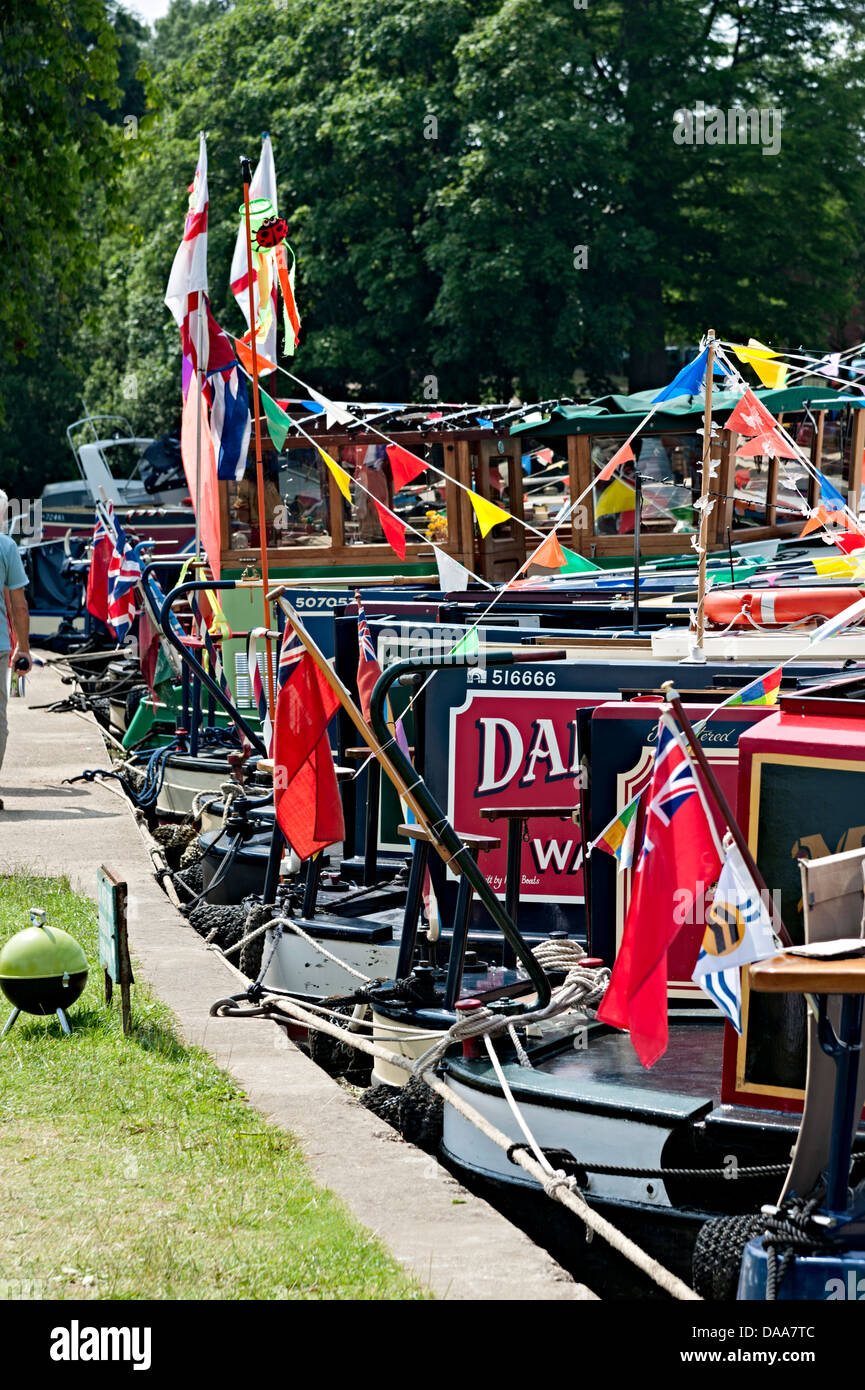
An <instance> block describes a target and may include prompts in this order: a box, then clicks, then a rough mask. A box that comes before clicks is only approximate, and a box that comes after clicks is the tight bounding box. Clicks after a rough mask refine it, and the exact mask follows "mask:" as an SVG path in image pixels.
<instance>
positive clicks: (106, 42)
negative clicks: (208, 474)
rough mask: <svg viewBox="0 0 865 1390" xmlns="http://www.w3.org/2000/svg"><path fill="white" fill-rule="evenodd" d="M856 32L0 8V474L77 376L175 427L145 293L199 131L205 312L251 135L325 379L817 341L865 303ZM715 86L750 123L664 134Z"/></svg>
mask: <svg viewBox="0 0 865 1390" xmlns="http://www.w3.org/2000/svg"><path fill="white" fill-rule="evenodd" d="M64 26H65V28H64ZM49 31H50V32H49ZM862 37H863V36H862V18H861V7H860V6H858V5H854V4H848V3H846V0H749V3H747V4H745V3H742V0H587V3H586V4H585V7H583V8H581V7H580V6H579V4H577V3H574V0H545V3H544V4H538V3H537V0H236V3H234V4H231V3H229V0H202V3H193V0H173V3H172V5H171V8H170V10H169V12H168V14H167V16H166V17H165V18H164V19H162V20H159V21H157V23H156V26H155V30H154V31H150V30H148V29H146V28H145V26H143V25H141V24H140V23H139V22H138V21H137V20H135V19H134V18H133V17H131V16H130V15H129V14H127V13H126V12H125V11H124V10H123V9H121V8H119V7H118V6H116V5H115V4H114V3H112V4H111V5H108V4H106V3H104V0H35V3H34V0H31V3H30V4H28V6H26V7H25V6H24V5H23V4H22V3H20V0H11V4H7V7H6V10H5V12H4V15H3V17H2V18H0V39H6V38H8V40H9V45H8V47H7V44H6V42H4V44H3V54H2V57H0V151H2V153H3V155H4V164H5V165H6V167H7V168H8V167H9V162H10V158H17V159H18V160H20V161H21V163H20V174H19V175H18V176H16V177H14V178H13V179H11V180H9V181H7V182H8V184H9V185H10V186H9V187H7V189H6V190H4V194H2V195H0V198H2V199H3V201H2V202H0V218H2V230H3V236H4V249H7V248H8V249H7V266H10V267H11V266H12V265H15V266H16V267H20V272H21V273H20V275H18V276H15V277H13V278H14V282H15V288H14V290H13V291H12V292H11V293H9V294H8V295H7V296H6V297H5V299H4V303H3V305H2V306H0V327H2V330H3V332H2V337H3V346H4V355H5V357H6V359H7V362H8V363H9V365H8V366H7V369H6V372H5V377H4V379H3V381H2V382H0V409H2V410H3V411H4V415H5V423H3V424H2V430H3V440H4V443H3V449H2V453H0V483H2V482H3V481H4V479H5V480H6V485H7V486H8V485H9V483H10V482H13V485H14V486H17V487H19V488H22V487H23V486H24V485H25V483H26V484H27V485H28V486H35V485H36V481H37V479H38V478H40V477H41V478H42V479H43V480H45V479H46V478H47V476H48V474H49V473H53V474H56V473H57V472H58V471H59V470H61V469H62V468H63V449H64V447H65V446H64V445H63V444H62V435H63V430H64V429H65V426H66V424H67V423H68V420H69V418H71V416H72V415H73V414H76V413H80V397H82V396H83V397H84V399H85V400H86V402H87V405H88V407H89V408H90V409H91V410H96V409H99V410H103V411H119V412H121V413H123V414H125V415H127V416H128V417H129V418H130V420H131V423H132V424H133V426H134V427H135V428H136V429H137V430H139V431H141V432H144V433H155V432H157V431H159V430H161V429H163V428H165V427H169V426H171V425H172V424H174V423H176V422H177V419H178V416H179V405H180V395H179V343H178V335H177V329H176V326H175V324H174V322H173V320H172V319H171V317H170V315H169V314H168V312H167V311H166V310H165V308H164V306H163V303H162V298H163V294H164V289H165V284H166V281H167V277H168V271H169V268H170V265H171V260H172V257H173V255H174V252H175V250H176V247H177V243H178V240H179V236H180V234H181V230H182V226H183V215H184V211H185V206H186V188H187V185H188V184H189V182H190V180H191V177H192V173H193V169H194V166H195V159H196V152H197V139H198V131H199V130H200V129H204V130H205V131H206V132H207V134H208V154H209V188H210V221H209V274H210V295H211V301H212V304H213V308H214V312H215V313H216V315H217V317H218V318H219V319H220V320H221V321H223V322H224V324H225V326H226V327H227V328H229V329H232V330H234V331H237V330H239V329H240V327H241V325H242V320H241V316H240V313H239V311H238V309H237V306H236V304H235V302H234V300H233V297H232V296H231V294H230V291H229V287H228V267H229V263H230V258H231V250H232V246H233V242H234V237H235V234H236V230H237V225H238V206H239V204H240V201H241V194H242V189H241V184H240V178H239V163H238V157H239V156H240V155H241V154H244V153H245V154H249V155H250V156H251V157H255V156H257V153H258V147H259V141H260V137H261V134H262V132H263V131H268V132H269V133H270V135H271V137H272V140H273V145H274V152H275V157H276V167H277V175H278V182H279V200H280V212H281V213H282V215H284V216H285V217H286V218H287V219H288V222H289V227H290V240H291V242H292V245H293V247H294V249H295V251H296V253H297V258H298V282H297V297H298V302H299V305H300V309H301V314H302V317H303V328H302V336H301V346H300V349H299V352H298V356H297V364H298V370H299V371H300V373H301V375H302V376H303V377H304V378H305V379H307V380H311V382H312V383H313V384H314V385H316V386H318V387H320V388H322V389H323V390H325V391H334V392H336V393H337V394H339V395H340V396H344V395H346V394H347V393H349V392H352V391H356V392H358V393H359V394H361V395H364V396H367V397H369V398H372V399H382V400H389V401H395V400H405V399H421V398H422V397H423V396H424V395H426V397H427V398H429V397H430V393H431V391H432V392H433V393H434V394H435V395H436V396H437V397H438V398H440V399H442V400H450V401H454V400H465V401H478V402H480V401H482V400H484V399H487V400H489V399H493V398H495V399H501V398H507V397H508V396H509V395H510V394H511V391H512V390H513V389H515V388H516V389H517V390H518V391H519V393H520V394H521V396H522V397H523V398H524V399H532V398H539V397H547V396H551V395H563V394H571V395H572V394H575V393H576V391H577V390H579V389H583V390H589V391H593V392H594V391H598V390H602V389H606V388H608V387H609V386H610V385H611V384H612V383H613V382H614V381H619V382H621V380H622V378H623V377H626V378H627V379H628V381H629V385H630V387H631V389H640V388H642V387H645V386H651V385H656V384H660V383H661V382H662V381H663V379H664V373H665V371H666V370H667V369H666V362H665V347H666V345H667V344H670V343H688V342H694V341H696V340H697V339H698V338H699V335H700V334H701V333H702V332H703V331H705V329H706V328H707V327H708V326H710V325H711V326H714V327H715V328H716V329H717V330H719V331H720V332H722V333H723V334H724V335H725V336H730V337H738V336H741V337H745V338H747V337H748V336H749V335H753V336H755V337H758V338H761V339H763V340H764V341H768V342H771V343H775V344H779V345H781V344H786V345H788V346H794V347H795V346H798V345H799V344H805V345H807V346H810V347H814V348H828V347H831V346H840V345H842V343H843V342H844V340H845V334H848V333H849V332H850V331H851V325H854V324H855V323H856V321H857V315H860V314H861V306H862V303H863V298H865V296H863V264H862V254H863V253H862V249H861V248H862V242H863V230H865V206H863V197H865V194H863V188H862V183H863V180H862V173H863V168H862V155H861V148H862V133H863V115H865V85H863V77H865V68H863V56H865V55H863V44H862ZM34 54H40V55H41V61H38V60H37V58H36V57H35V56H34ZM737 107H738V108H742V109H743V110H753V111H754V112H755V113H756V114H757V121H758V124H757V126H756V127H754V131H755V132H756V131H759V130H760V127H759V116H760V113H762V114H763V118H764V126H763V128H762V134H761V138H760V140H759V141H757V142H754V143H745V142H744V141H743V140H742V139H741V138H739V139H735V138H734V139H728V140H727V141H726V142H719V141H716V140H713V139H712V138H711V135H710V127H709V125H708V124H705V130H704V132H702V131H701V133H703V135H704V138H703V139H702V140H699V141H698V140H697V139H696V138H695V139H692V141H691V142H690V143H688V142H687V140H683V139H681V138H679V137H681V135H682V130H683V126H682V113H689V115H691V114H692V113H694V112H696V111H698V110H705V111H706V112H707V113H711V112H713V111H720V112H722V113H726V112H727V111H729V110H731V109H733V108H737ZM677 112H678V113H679V116H678V117H677V114H676V113H677ZM772 113H778V115H777V122H776V124H774V125H773V121H775V120H776V118H775V117H774V116H773V115H772ZM129 117H134V118H135V123H131V122H130V121H129V119H128V118H129ZM677 131H678V135H677V134H676V132H677ZM770 136H771V137H772V138H770ZM131 137H134V138H131ZM776 145H777V148H775V146H776ZM14 167H16V168H17V167H18V166H14ZM34 214H35V216H34ZM19 282H20V283H19ZM284 393H285V394H289V393H290V388H289V387H288V386H285V387H284ZM34 416H35V417H36V419H35V420H34V418H33V417H34ZM37 422H38V423H37ZM34 423H37V428H35V429H34ZM40 432H41V433H40Z"/></svg>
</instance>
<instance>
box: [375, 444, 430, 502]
mask: <svg viewBox="0 0 865 1390" xmlns="http://www.w3.org/2000/svg"><path fill="white" fill-rule="evenodd" d="M385 453H386V454H387V456H388V458H389V460H390V469H391V473H392V474H393V490H394V492H399V490H400V488H404V487H405V486H406V484H407V483H412V482H414V480H415V478H419V477H420V475H421V473H425V472H426V469H427V465H426V464H425V463H424V461H423V459H419V458H418V457H417V455H416V454H410V453H409V452H408V450H407V449H401V448H400V446H399V444H386V445H385Z"/></svg>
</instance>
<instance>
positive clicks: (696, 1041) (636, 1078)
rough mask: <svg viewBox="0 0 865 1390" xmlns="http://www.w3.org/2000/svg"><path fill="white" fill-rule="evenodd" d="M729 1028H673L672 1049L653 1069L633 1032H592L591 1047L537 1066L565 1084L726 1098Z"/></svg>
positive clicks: (712, 1025)
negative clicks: (724, 1069)
mask: <svg viewBox="0 0 865 1390" xmlns="http://www.w3.org/2000/svg"><path fill="white" fill-rule="evenodd" d="M723 1041H724V1030H723V1028H722V1027H721V1026H720V1025H717V1024H716V1023H715V1020H714V1019H712V1020H711V1021H708V1020H707V1022H706V1023H705V1024H703V1023H697V1022H695V1023H690V1024H675V1023H671V1026H670V1040H669V1044H668V1046H667V1051H666V1052H665V1053H664V1056H663V1057H661V1058H660V1059H659V1060H658V1061H657V1062H656V1063H655V1065H654V1066H653V1067H648V1068H647V1067H643V1066H641V1064H640V1062H639V1059H638V1058H637V1056H636V1054H635V1052H634V1048H633V1044H632V1043H631V1039H630V1037H629V1036H628V1034H627V1033H619V1032H609V1033H606V1032H605V1033H602V1034H600V1035H599V1036H596V1035H595V1034H594V1033H591V1034H589V1040H588V1046H587V1047H585V1048H579V1049H576V1048H573V1047H570V1048H567V1049H562V1050H561V1051H559V1052H556V1053H554V1054H553V1055H552V1056H551V1057H549V1058H545V1059H544V1060H542V1061H539V1062H537V1063H536V1065H537V1067H538V1069H539V1070H541V1071H543V1072H545V1073H546V1074H547V1075H548V1076H554V1077H555V1078H556V1080H557V1081H558V1082H559V1083H560V1084H564V1085H569V1084H570V1083H571V1082H577V1083H578V1084H579V1085H580V1086H582V1085H583V1084H584V1083H587V1082H594V1083H604V1084H607V1085H610V1086H616V1087H619V1086H628V1085H630V1086H639V1087H640V1088H641V1089H642V1090H648V1091H665V1092H669V1091H674V1092H676V1093H677V1094H678V1095H683V1096H690V1097H695V1096H699V1097H701V1098H704V1097H705V1098H706V1099H711V1100H713V1101H715V1102H716V1103H717V1101H719V1100H720V1095H721V1053H722V1048H723Z"/></svg>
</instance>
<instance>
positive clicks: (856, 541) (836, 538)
mask: <svg viewBox="0 0 865 1390" xmlns="http://www.w3.org/2000/svg"><path fill="white" fill-rule="evenodd" d="M831 535H832V541H833V543H834V544H835V545H837V547H838V549H839V550H843V552H844V554H845V555H857V556H858V554H859V551H860V550H861V548H862V547H863V546H865V536H863V535H861V533H860V532H859V531H841V532H838V531H833V532H832V533H831Z"/></svg>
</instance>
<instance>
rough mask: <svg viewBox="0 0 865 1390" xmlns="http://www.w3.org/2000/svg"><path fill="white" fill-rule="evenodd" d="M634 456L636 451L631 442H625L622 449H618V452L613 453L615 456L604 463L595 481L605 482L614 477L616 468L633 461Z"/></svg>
mask: <svg viewBox="0 0 865 1390" xmlns="http://www.w3.org/2000/svg"><path fill="white" fill-rule="evenodd" d="M633 458H634V451H633V449H632V448H631V446H630V444H623V445H622V447H621V449H617V450H616V452H615V453H614V454H613V457H612V458H611V459H608V461H607V462H606V463H605V464H604V466H603V468H602V469H601V471H600V473H599V474H598V476H597V478H596V479H595V482H596V483H605V482H606V481H607V479H608V478H612V476H613V474H614V473H615V471H616V469H617V468H618V467H619V465H620V464H622V463H631V462H633Z"/></svg>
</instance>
